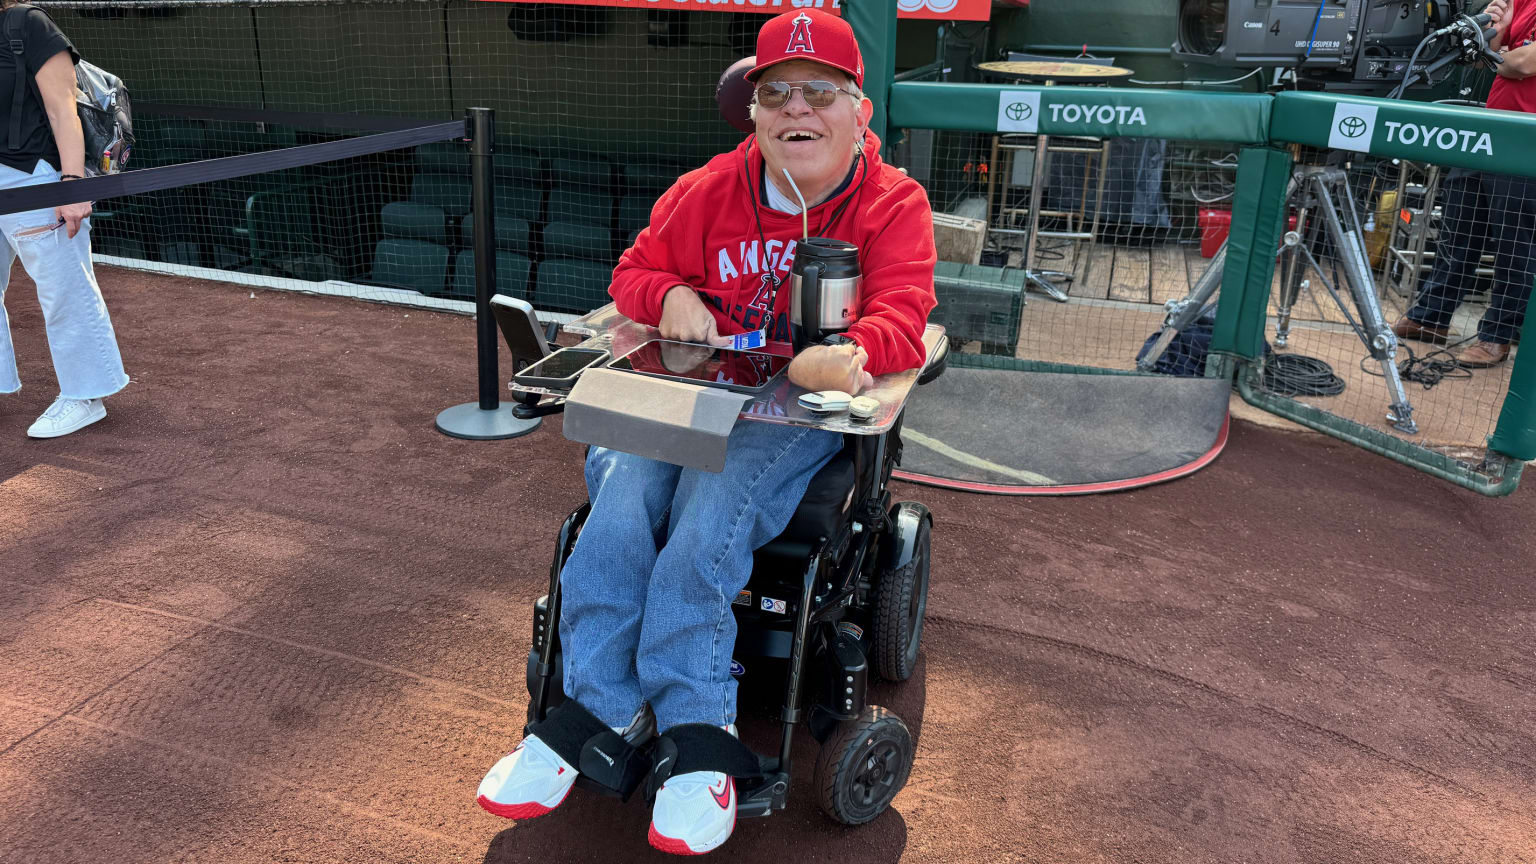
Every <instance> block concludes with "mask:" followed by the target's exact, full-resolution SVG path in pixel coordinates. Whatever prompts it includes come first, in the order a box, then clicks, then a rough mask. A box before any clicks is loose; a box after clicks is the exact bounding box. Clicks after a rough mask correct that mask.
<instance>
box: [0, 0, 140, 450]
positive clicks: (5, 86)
mask: <svg viewBox="0 0 1536 864" xmlns="http://www.w3.org/2000/svg"><path fill="white" fill-rule="evenodd" d="M0 26H3V30H4V32H5V33H6V34H8V35H7V40H8V41H9V42H10V44H11V45H15V40H16V36H15V35H14V34H18V33H19V34H20V43H21V53H20V54H16V53H14V52H12V53H11V59H10V60H9V61H7V60H5V59H3V58H0V189H15V188H18V187H22V186H34V185H37V184H40V183H55V182H58V181H60V180H66V181H67V180H78V179H81V177H82V176H83V175H84V173H85V140H84V137H83V135H82V134H81V131H80V117H79V115H78V114H77V113H76V108H75V63H77V62H79V59H80V55H79V54H78V53H77V52H76V51H75V46H74V44H73V43H71V42H70V41H69V37H68V36H65V35H64V32H63V31H62V30H60V29H59V27H58V25H57V24H55V23H54V22H53V19H51V18H49V17H48V14H47V13H46V12H44V11H43V10H41V9H37V8H34V7H32V6H29V5H27V4H24V3H17V2H15V0H0ZM90 215H91V205H90V202H88V201H82V202H79V203H77V204H62V205H60V206H58V207H53V208H46V209H42V210H31V211H27V212H23V213H7V214H4V215H0V234H3V235H4V238H5V243H4V247H5V248H4V252H3V253H0V259H3V260H0V394H7V393H15V392H17V391H19V390H20V389H21V378H20V375H19V374H18V372H17V369H16V352H15V348H14V346H13V344H12V341H11V328H10V319H9V318H8V317H7V316H6V313H5V290H6V288H7V287H8V286H9V284H10V274H11V266H12V265H13V264H14V263H15V260H16V258H18V257H20V258H21V264H22V266H23V267H24V268H26V271H27V274H28V275H30V276H31V277H32V280H33V281H34V282H36V283H37V297H38V303H39V305H41V306H42V309H43V321H44V324H45V326H46V328H47V332H48V350H49V352H50V353H51V354H52V355H53V369H54V374H55V375H56V376H57V378H58V384H59V395H58V398H56V399H55V400H54V401H53V404H52V405H50V406H49V407H48V410H46V411H44V412H43V415H42V416H41V417H39V418H38V419H37V422H35V423H33V424H32V426H31V427H30V428H28V429H27V435H28V436H29V437H32V438H57V437H59V436H61V435H68V434H69V433H71V432H74V431H76V430H78V429H80V428H82V427H84V426H88V425H90V424H92V423H95V422H96V421H97V420H101V419H102V418H104V417H106V416H107V409H106V406H105V405H104V404H102V400H103V399H104V398H105V397H107V396H110V395H112V394H113V393H116V392H118V391H119V390H121V389H123V387H125V386H127V384H128V375H127V373H125V372H124V371H123V358H122V355H121V353H120V352H119V351H118V347H117V335H116V334H115V333H114V332H113V330H112V319H111V318H110V317H109V316H108V314H107V304H106V300H105V299H103V297H102V296H101V288H100V286H98V285H97V284H96V274H95V271H94V270H93V269H92V267H91V239H90V237H91V232H90V220H89V217H90Z"/></svg>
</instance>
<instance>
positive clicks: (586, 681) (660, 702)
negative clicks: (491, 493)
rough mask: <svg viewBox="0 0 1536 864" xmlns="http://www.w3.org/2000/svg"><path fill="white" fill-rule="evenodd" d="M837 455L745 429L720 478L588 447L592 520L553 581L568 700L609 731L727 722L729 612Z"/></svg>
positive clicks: (784, 429) (790, 437) (795, 436)
mask: <svg viewBox="0 0 1536 864" xmlns="http://www.w3.org/2000/svg"><path fill="white" fill-rule="evenodd" d="M842 446H843V439H842V436H841V435H838V434H836V433H832V432H824V431H821V430H817V429H808V428H804V427H796V426H779V425H775V424H770V423H762V422H752V421H741V422H738V423H737V424H736V427H735V428H734V429H733V430H732V431H731V437H730V441H729V444H728V447H727V450H726V459H725V470H724V471H722V472H721V473H719V474H712V473H709V472H705V471H698V470H696V469H693V468H680V467H678V466H676V465H669V464H667V463H665V462H657V461H654V460H651V459H646V458H643V457H640V456H633V455H630V454H628V453H620V452H617V451H614V450H605V449H602V448H598V447H594V448H592V452H591V453H590V454H589V455H588V457H587V492H588V495H589V496H590V500H591V502H592V512H591V514H590V515H589V516H588V517H587V523H586V526H585V527H584V528H583V529H582V532H581V537H580V538H579V539H578V540H577V542H576V548H575V549H574V550H572V552H571V556H570V558H568V559H567V560H566V562H565V569H564V570H563V571H561V573H560V586H561V587H560V590H561V611H560V640H561V645H562V650H563V651H564V663H565V693H566V695H567V696H569V697H570V698H572V699H575V700H577V701H578V702H580V703H581V704H582V705H583V706H585V707H586V709H587V710H589V711H591V712H592V713H593V714H595V715H596V716H597V717H598V719H600V720H602V721H603V722H604V723H606V724H608V725H609V726H624V725H627V724H628V723H629V721H630V719H631V717H633V716H634V713H635V711H636V709H638V708H639V707H640V703H641V702H646V701H648V702H650V703H651V708H652V709H653V710H655V712H656V720H657V722H658V724H659V725H660V727H661V729H662V730H663V731H664V730H666V729H670V728H671V727H673V726H676V725H678V724H681V723H709V724H712V725H715V726H723V725H725V724H727V723H733V722H735V720H736V681H735V680H734V679H733V678H732V677H731V650H732V649H733V648H734V647H735V645H736V618H735V616H734V615H732V614H731V601H732V600H734V599H735V598H736V595H737V593H738V592H740V591H741V590H742V589H743V588H745V587H746V585H747V580H748V579H749V578H750V577H751V576H752V552H753V551H754V550H756V549H757V548H758V547H760V546H763V545H764V544H766V543H767V542H768V541H770V540H772V539H773V538H775V537H777V536H778V535H779V534H781V533H783V531H784V528H785V526H787V525H788V524H789V520H790V517H791V516H793V515H794V513H795V508H796V507H798V506H799V504H800V499H801V498H802V497H804V495H805V490H806V487H807V486H809V485H810V482H811V478H812V477H814V476H815V474H816V472H817V471H818V470H820V469H821V467H822V466H823V465H825V464H826V463H827V461H828V460H829V459H831V458H832V456H834V455H835V454H836V453H837V452H838V450H839V449H841V448H842Z"/></svg>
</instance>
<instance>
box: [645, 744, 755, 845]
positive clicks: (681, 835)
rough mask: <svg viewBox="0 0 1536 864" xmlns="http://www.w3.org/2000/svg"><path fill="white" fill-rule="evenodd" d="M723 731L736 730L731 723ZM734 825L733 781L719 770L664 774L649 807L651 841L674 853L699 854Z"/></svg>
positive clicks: (719, 841)
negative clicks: (675, 774)
mask: <svg viewBox="0 0 1536 864" xmlns="http://www.w3.org/2000/svg"><path fill="white" fill-rule="evenodd" d="M725 731H727V732H729V733H731V734H732V735H735V734H736V726H735V724H731V725H729V726H726V727H725ZM735 829H736V781H734V780H732V779H731V777H730V775H727V774H722V773H720V772H719V771H692V772H689V773H687V774H679V775H678V776H676V777H669V778H667V782H665V783H663V784H662V786H661V789H659V790H657V792H656V803H655V804H654V805H652V807H651V831H650V835H649V839H650V841H651V845H652V846H654V847H656V848H657V849H660V850H661V851H663V852H671V853H672V854H674V855H703V854H704V853H705V852H709V851H712V850H714V849H716V848H717V847H719V846H720V844H722V843H724V842H725V841H727V840H729V839H731V832H732V831H734V830H735Z"/></svg>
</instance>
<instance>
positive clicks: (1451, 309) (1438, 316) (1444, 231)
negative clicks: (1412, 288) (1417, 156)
mask: <svg viewBox="0 0 1536 864" xmlns="http://www.w3.org/2000/svg"><path fill="white" fill-rule="evenodd" d="M1492 180H1493V178H1492V177H1491V176H1489V175H1486V174H1483V173H1482V172H1479V171H1468V170H1466V169H1463V168H1456V169H1453V170H1452V171H1451V172H1450V174H1449V175H1448V176H1447V177H1446V180H1445V184H1444V186H1443V187H1442V190H1443V191H1442V193H1441V194H1442V196H1443V197H1442V198H1441V200H1442V201H1443V202H1444V204H1443V208H1444V209H1443V211H1442V215H1441V219H1440V235H1439V238H1438V240H1437V241H1436V242H1435V264H1434V267H1433V269H1432V270H1431V271H1430V274H1429V278H1428V279H1426V280H1425V281H1424V284H1423V285H1422V286H1420V288H1419V293H1418V296H1417V297H1416V298H1415V300H1414V304H1413V307H1412V308H1411V309H1409V310H1408V318H1409V319H1410V320H1412V321H1414V322H1416V323H1418V324H1421V325H1423V326H1425V327H1435V328H1440V329H1445V328H1448V327H1450V326H1451V318H1452V317H1453V316H1455V314H1456V309H1457V307H1459V306H1460V305H1461V301H1462V300H1463V299H1464V298H1465V297H1466V296H1467V292H1468V291H1469V290H1471V288H1472V283H1473V279H1474V278H1475V271H1476V270H1477V264H1478V262H1479V261H1480V260H1481V259H1482V257H1483V251H1484V249H1485V248H1491V246H1492V244H1491V242H1490V240H1491V239H1492V238H1490V237H1489V236H1488V215H1489V192H1490V191H1491V190H1490V186H1491V184H1492ZM1394 218H1395V215H1394Z"/></svg>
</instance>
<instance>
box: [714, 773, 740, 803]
mask: <svg viewBox="0 0 1536 864" xmlns="http://www.w3.org/2000/svg"><path fill="white" fill-rule="evenodd" d="M735 785H736V784H734V783H732V782H731V778H730V777H726V778H725V785H724V786H721V787H720V791H719V792H716V791H715V790H713V789H711V790H709V794H711V795H713V796H715V803H716V804H719V805H720V809H721V810H729V809H731V790H732V789H733V788H734V787H735Z"/></svg>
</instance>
